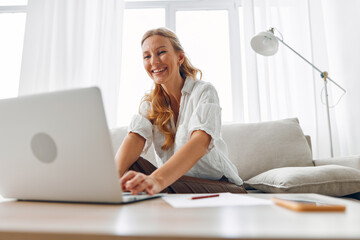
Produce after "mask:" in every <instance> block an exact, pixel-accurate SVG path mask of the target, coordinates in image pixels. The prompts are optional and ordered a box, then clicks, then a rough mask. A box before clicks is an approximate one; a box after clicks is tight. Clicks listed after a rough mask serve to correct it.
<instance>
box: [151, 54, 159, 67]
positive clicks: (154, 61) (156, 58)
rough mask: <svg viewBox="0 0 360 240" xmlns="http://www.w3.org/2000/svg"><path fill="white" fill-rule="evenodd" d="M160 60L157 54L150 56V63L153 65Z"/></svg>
mask: <svg viewBox="0 0 360 240" xmlns="http://www.w3.org/2000/svg"><path fill="white" fill-rule="evenodd" d="M159 62H160V58H159V56H156V55H155V56H153V57H152V58H151V64H152V65H154V64H157V63H159Z"/></svg>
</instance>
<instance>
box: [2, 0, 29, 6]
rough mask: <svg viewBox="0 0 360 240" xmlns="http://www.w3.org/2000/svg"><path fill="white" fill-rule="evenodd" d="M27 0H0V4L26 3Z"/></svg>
mask: <svg viewBox="0 0 360 240" xmlns="http://www.w3.org/2000/svg"><path fill="white" fill-rule="evenodd" d="M27 2H28V1H27V0H0V6H17V5H27Z"/></svg>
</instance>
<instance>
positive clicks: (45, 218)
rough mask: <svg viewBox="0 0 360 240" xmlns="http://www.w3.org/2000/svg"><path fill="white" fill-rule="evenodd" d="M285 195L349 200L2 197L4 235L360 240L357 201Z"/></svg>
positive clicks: (12, 237) (0, 224)
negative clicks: (303, 209) (290, 204)
mask: <svg viewBox="0 0 360 240" xmlns="http://www.w3.org/2000/svg"><path fill="white" fill-rule="evenodd" d="M248 196H252V197H257V198H270V197H271V196H280V195H279V194H248ZM287 196H288V197H289V196H291V197H302V198H303V197H306V198H309V199H312V200H317V201H321V202H325V203H333V204H345V205H346V207H347V210H346V212H344V213H341V212H340V213H331V212H325V213H324V212H323V213H298V212H293V211H290V210H287V209H284V208H281V207H279V206H276V205H263V206H237V207H231V206H228V207H215V208H195V209H193V208H187V209H179V208H173V207H171V206H170V205H169V204H167V203H166V202H165V201H164V200H163V199H154V200H149V201H144V202H138V203H133V204H128V205H97V204H66V203H46V202H20V201H8V200H2V201H1V202H0V239H1V240H2V239H10V240H15V239H21V240H23V239H30V240H32V239H33V240H35V239H36V240H43V239H44V240H45V239H51V240H57V239H87V240H93V239H102V240H107V239H153V240H155V239H177V240H180V239H252V240H254V239H360V203H358V202H357V201H348V200H344V199H338V198H331V197H326V196H321V195H317V194H298V195H294V194H290V195H287ZM280 197H281V196H280Z"/></svg>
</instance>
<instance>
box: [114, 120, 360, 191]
mask: <svg viewBox="0 0 360 240" xmlns="http://www.w3.org/2000/svg"><path fill="white" fill-rule="evenodd" d="M126 134H127V127H121V128H117V129H112V130H111V137H112V141H113V148H114V152H116V150H117V149H118V148H119V146H120V145H121V143H122V141H123V139H124V137H125V135H126ZM222 137H223V139H224V141H225V142H226V143H227V146H228V154H229V158H230V160H231V161H232V162H233V163H234V164H235V166H236V167H237V169H238V172H239V176H240V177H241V178H242V179H243V180H244V183H245V186H246V188H247V189H256V190H258V191H262V192H276V193H300V192H302V193H303V192H305V193H320V194H325V195H330V196H345V195H349V194H354V195H355V196H357V195H356V193H358V192H360V156H351V157H342V158H330V159H318V160H314V159H312V153H311V141H310V137H308V136H304V134H303V132H302V130H301V127H300V125H299V123H298V120H297V119H296V118H292V119H284V120H279V121H271V122H260V123H246V124H242V123H234V124H224V125H223V126H222ZM143 157H144V158H145V159H147V160H149V161H151V162H152V163H153V164H154V165H155V166H156V159H155V158H156V155H155V154H154V150H153V147H151V148H150V149H149V151H148V152H147V153H146V154H145V155H144V156H143Z"/></svg>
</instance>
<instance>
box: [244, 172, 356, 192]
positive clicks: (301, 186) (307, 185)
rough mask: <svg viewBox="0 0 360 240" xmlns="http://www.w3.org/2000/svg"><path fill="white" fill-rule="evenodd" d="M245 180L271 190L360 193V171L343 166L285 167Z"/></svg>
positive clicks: (257, 186) (266, 190) (259, 187)
mask: <svg viewBox="0 0 360 240" xmlns="http://www.w3.org/2000/svg"><path fill="white" fill-rule="evenodd" d="M245 183H246V184H247V185H249V186H251V187H253V188H255V189H258V190H261V191H263V192H269V193H318V194H324V195H329V196H345V195H349V194H353V193H357V192H360V171H359V170H357V169H355V168H351V167H344V166H339V165H326V166H317V167H284V168H276V169H272V170H269V171H266V172H264V173H261V174H259V175H257V176H255V177H253V178H251V179H249V180H247V181H246V182H245Z"/></svg>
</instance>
